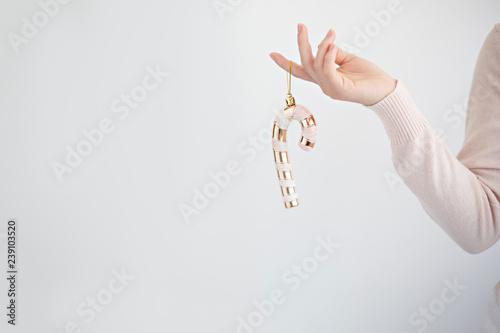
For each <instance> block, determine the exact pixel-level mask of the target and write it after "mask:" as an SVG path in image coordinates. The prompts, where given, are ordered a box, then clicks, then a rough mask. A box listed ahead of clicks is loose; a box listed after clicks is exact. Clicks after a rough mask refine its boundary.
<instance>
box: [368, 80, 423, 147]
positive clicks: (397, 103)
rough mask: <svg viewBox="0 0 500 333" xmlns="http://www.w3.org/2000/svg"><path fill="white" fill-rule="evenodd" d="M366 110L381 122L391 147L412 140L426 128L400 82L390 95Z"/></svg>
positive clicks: (419, 113)
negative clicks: (370, 111) (374, 114)
mask: <svg viewBox="0 0 500 333" xmlns="http://www.w3.org/2000/svg"><path fill="white" fill-rule="evenodd" d="M367 108H369V109H371V110H373V111H374V112H375V113H376V114H377V116H378V117H379V118H380V119H381V120H382V123H383V124H384V128H385V131H386V132H387V135H388V136H389V139H390V140H391V145H392V146H395V145H398V144H401V143H405V142H408V141H410V140H413V139H414V138H415V137H416V136H417V135H418V134H420V132H422V130H423V129H424V128H425V127H427V126H428V124H427V120H426V119H425V118H424V116H423V114H422V113H421V112H420V110H419V109H418V107H417V106H416V105H415V102H413V99H412V98H411V96H410V94H409V93H408V91H407V90H406V88H405V86H404V85H403V83H402V82H401V81H397V83H396V88H395V89H394V91H393V92H392V93H390V94H389V95H388V96H386V97H385V98H384V99H382V100H381V101H380V102H378V103H376V104H374V105H370V106H367Z"/></svg>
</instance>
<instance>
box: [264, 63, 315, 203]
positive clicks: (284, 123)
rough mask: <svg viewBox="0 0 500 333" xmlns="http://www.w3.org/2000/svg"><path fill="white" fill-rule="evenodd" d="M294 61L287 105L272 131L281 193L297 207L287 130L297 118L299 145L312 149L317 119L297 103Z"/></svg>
mask: <svg viewBox="0 0 500 333" xmlns="http://www.w3.org/2000/svg"><path fill="white" fill-rule="evenodd" d="M291 73H292V62H291V61H290V72H288V73H287V84H288V94H287V98H286V106H285V107H284V108H283V109H282V110H281V111H279V112H278V113H277V114H276V117H275V119H274V124H273V131H272V135H273V138H272V142H273V154H274V162H275V165H276V171H277V172H278V180H279V184H280V186H281V195H282V197H283V202H284V204H285V207H286V208H292V207H297V206H298V205H299V200H298V197H297V191H296V190H295V180H294V179H293V176H292V167H291V165H290V159H289V158H288V144H287V141H286V132H287V130H288V126H289V125H290V123H291V122H292V120H294V119H295V120H297V121H298V122H299V123H300V126H301V128H302V132H301V138H300V140H299V147H300V148H301V149H303V150H305V151H311V150H312V149H313V148H314V144H315V143H316V135H317V130H316V121H315V120H314V117H313V115H312V114H311V112H309V110H307V109H306V108H305V107H304V106H302V105H296V104H295V99H294V98H293V96H292V94H291V79H292V77H291Z"/></svg>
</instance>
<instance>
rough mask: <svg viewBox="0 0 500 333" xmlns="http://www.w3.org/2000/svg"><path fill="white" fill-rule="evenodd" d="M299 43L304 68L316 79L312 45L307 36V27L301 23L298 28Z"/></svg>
mask: <svg viewBox="0 0 500 333" xmlns="http://www.w3.org/2000/svg"><path fill="white" fill-rule="evenodd" d="M297 29H298V34H297V42H298V44H299V53H300V61H301V62H302V66H303V67H304V69H305V70H306V72H307V73H308V74H309V76H310V77H311V78H314V76H315V75H314V56H313V53H312V50H311V44H310V43H309V38H308V36H307V28H306V26H305V25H303V24H301V23H299V25H298V26H297Z"/></svg>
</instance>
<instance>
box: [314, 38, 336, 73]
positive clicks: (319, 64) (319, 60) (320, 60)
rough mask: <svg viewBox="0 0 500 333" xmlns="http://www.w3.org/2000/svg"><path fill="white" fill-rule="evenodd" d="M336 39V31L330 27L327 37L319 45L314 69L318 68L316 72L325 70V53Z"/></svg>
mask: <svg viewBox="0 0 500 333" xmlns="http://www.w3.org/2000/svg"><path fill="white" fill-rule="evenodd" d="M334 41H335V32H334V31H333V30H332V29H330V30H328V33H327V34H326V37H325V38H324V39H323V41H322V42H321V44H319V46H318V53H317V54H316V60H315V61H314V69H315V70H316V73H320V72H323V66H324V58H325V54H326V53H327V51H328V50H329V49H330V46H332V45H333V42H334Z"/></svg>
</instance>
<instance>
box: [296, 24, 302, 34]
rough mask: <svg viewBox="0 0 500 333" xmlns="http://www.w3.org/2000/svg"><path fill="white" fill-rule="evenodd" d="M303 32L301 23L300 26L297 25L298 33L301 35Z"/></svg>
mask: <svg viewBox="0 0 500 333" xmlns="http://www.w3.org/2000/svg"><path fill="white" fill-rule="evenodd" d="M301 31H302V24H301V23H299V24H298V25H297V33H299V34H300V32H301Z"/></svg>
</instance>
